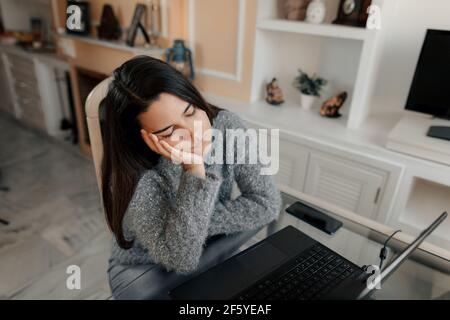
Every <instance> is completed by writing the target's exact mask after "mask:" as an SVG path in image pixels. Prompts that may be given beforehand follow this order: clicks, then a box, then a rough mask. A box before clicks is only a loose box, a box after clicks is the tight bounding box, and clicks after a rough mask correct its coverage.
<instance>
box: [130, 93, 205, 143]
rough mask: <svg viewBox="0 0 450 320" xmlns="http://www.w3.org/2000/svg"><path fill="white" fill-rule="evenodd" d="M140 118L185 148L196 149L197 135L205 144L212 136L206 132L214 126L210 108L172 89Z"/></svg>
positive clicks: (151, 129)
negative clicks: (180, 95) (204, 109)
mask: <svg viewBox="0 0 450 320" xmlns="http://www.w3.org/2000/svg"><path fill="white" fill-rule="evenodd" d="M138 120H139V122H140V123H141V126H142V128H143V129H145V130H146V131H147V132H148V133H153V134H155V135H156V136H157V137H158V139H159V140H164V141H166V142H167V143H168V144H170V145H171V146H172V147H175V148H177V149H181V150H183V151H187V152H193V148H194V143H195V141H194V137H196V139H197V143H200V142H203V143H202V146H203V147H204V146H205V145H206V143H207V141H208V140H209V139H208V137H207V136H204V135H205V132H207V130H208V129H210V128H211V124H210V122H209V118H208V116H207V114H206V112H205V111H203V110H202V109H199V108H196V107H195V106H194V105H192V104H190V103H188V102H186V101H184V100H181V99H180V98H178V97H177V96H175V95H172V94H169V93H161V94H160V95H159V99H158V100H156V101H154V102H153V103H152V104H151V105H150V106H149V107H148V108H147V111H146V112H143V113H141V114H140V115H139V116H138ZM194 129H195V130H197V132H198V133H197V135H194V132H195V131H194Z"/></svg>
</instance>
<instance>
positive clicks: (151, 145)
mask: <svg viewBox="0 0 450 320" xmlns="http://www.w3.org/2000/svg"><path fill="white" fill-rule="evenodd" d="M141 137H142V139H144V141H145V143H146V144H147V146H148V147H149V148H150V149H151V150H152V151H153V152H156V153H159V152H158V149H157V148H156V146H155V145H154V143H153V141H152V139H150V136H149V133H148V132H147V130H145V129H141Z"/></svg>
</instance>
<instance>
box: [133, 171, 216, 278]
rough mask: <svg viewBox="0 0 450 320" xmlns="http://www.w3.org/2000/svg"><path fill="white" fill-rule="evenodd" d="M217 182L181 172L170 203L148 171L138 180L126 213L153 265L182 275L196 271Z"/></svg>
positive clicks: (159, 183)
mask: <svg viewBox="0 0 450 320" xmlns="http://www.w3.org/2000/svg"><path fill="white" fill-rule="evenodd" d="M221 180H222V177H221V176H218V175H215V174H213V173H207V174H206V179H202V178H199V177H197V176H195V175H193V174H192V173H190V172H187V171H183V172H182V174H181V178H180V183H179V187H178V190H177V194H176V198H175V201H170V200H169V199H168V197H167V192H164V188H162V187H161V183H162V182H163V181H161V178H160V176H158V174H155V173H153V171H152V170H149V171H148V172H147V173H146V174H144V176H143V177H142V178H141V179H140V181H139V183H138V187H137V189H136V192H135V196H134V197H133V200H132V205H130V208H129V212H128V213H129V214H130V217H131V218H130V221H131V227H132V229H133V233H134V236H135V239H137V240H138V241H139V242H140V243H141V244H142V245H143V247H144V248H146V249H148V251H149V253H150V255H151V256H152V257H153V259H154V261H155V262H156V263H159V264H161V265H163V266H165V267H166V269H167V270H168V271H172V270H173V271H175V272H177V273H182V274H186V273H190V272H192V271H194V270H195V269H196V268H197V267H198V263H199V260H200V256H201V254H202V251H203V245H204V242H205V239H206V237H207V235H208V233H207V231H208V227H209V223H210V219H211V213H212V211H213V208H214V199H215V198H216V196H217V193H218V190H219V187H220V184H221Z"/></svg>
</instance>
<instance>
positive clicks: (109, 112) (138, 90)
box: [100, 56, 220, 249]
mask: <svg viewBox="0 0 450 320" xmlns="http://www.w3.org/2000/svg"><path fill="white" fill-rule="evenodd" d="M113 75H114V79H113V80H112V82H111V83H110V85H109V88H108V92H107V94H106V97H105V98H104V99H103V100H102V101H101V103H100V119H101V123H102V125H101V127H102V138H103V159H102V167H101V175H102V198H103V206H104V209H105V215H106V220H107V222H108V226H109V228H110V229H111V231H112V232H113V233H114V235H115V237H116V240H117V243H118V244H119V246H120V247H122V248H124V249H129V248H130V247H131V246H132V244H133V241H132V240H128V239H125V236H124V234H123V231H122V220H123V217H124V215H125V213H126V210H127V208H128V205H129V202H130V201H131V199H132V197H133V194H134V192H135V189H136V185H137V183H138V181H139V178H140V175H141V173H142V172H143V171H144V170H147V169H151V168H152V167H153V166H154V165H155V164H156V163H157V161H158V159H159V157H160V156H159V155H158V154H156V153H154V152H153V151H152V150H151V149H150V148H149V147H148V146H147V145H146V144H145V142H144V141H143V139H142V136H141V134H140V130H141V125H140V123H139V121H138V119H137V117H138V115H139V114H140V113H142V112H145V111H146V110H147V108H148V107H149V106H150V105H151V103H152V102H153V101H155V100H157V99H158V98H159V95H160V94H161V93H162V92H166V93H169V94H173V95H175V96H177V97H178V98H180V99H182V100H184V101H186V102H189V103H192V105H194V106H195V107H196V108H199V109H202V110H203V111H205V112H206V114H207V115H208V118H209V120H210V122H211V123H212V121H213V119H214V117H215V116H216V115H217V113H218V112H219V110H220V109H219V108H217V107H216V106H214V105H211V104H209V103H207V102H206V101H205V100H204V98H203V97H202V96H201V94H200V92H199V91H198V90H197V89H196V88H195V87H194V85H193V84H192V83H191V82H190V81H189V80H188V79H187V78H186V77H185V76H184V75H183V74H182V73H181V72H179V71H178V70H176V69H175V68H173V67H172V66H170V65H169V64H167V63H166V62H164V61H162V60H159V59H156V58H152V57H149V56H138V57H135V58H133V59H131V60H129V61H127V62H125V63H124V64H122V65H121V66H120V67H119V68H117V69H116V70H114V73H113Z"/></svg>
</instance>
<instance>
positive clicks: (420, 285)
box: [110, 193, 450, 300]
mask: <svg viewBox="0 0 450 320" xmlns="http://www.w3.org/2000/svg"><path fill="white" fill-rule="evenodd" d="M282 198H283V205H282V210H281V213H280V216H279V219H278V220H277V221H274V222H272V223H271V224H269V225H268V226H266V227H265V228H263V229H262V230H261V231H259V232H258V233H257V234H256V235H255V236H254V237H253V238H252V239H250V240H249V241H247V242H246V243H245V244H243V245H242V246H241V247H240V251H242V250H244V249H246V248H248V247H250V246H251V245H253V244H255V243H256V242H258V241H261V240H263V239H264V238H266V237H268V236H269V235H271V234H273V233H274V232H277V231H279V230H281V229H283V228H284V227H286V226H288V225H292V226H294V227H296V228H297V229H299V230H300V231H302V232H303V233H305V234H306V235H308V236H310V237H311V238H313V239H315V240H316V241H319V242H320V243H322V244H323V245H325V246H327V247H329V248H330V249H332V250H334V251H335V252H337V253H339V254H340V255H342V256H343V257H345V258H346V259H348V260H350V261H352V262H353V263H355V264H356V265H359V266H363V265H377V266H378V265H379V254H380V250H381V248H382V247H383V244H384V242H385V241H386V239H387V238H388V236H389V235H385V234H383V233H381V232H379V231H377V230H374V229H371V228H369V227H366V226H363V225H361V224H358V223H356V222H354V221H351V220H349V219H346V218H343V217H342V216H339V215H337V214H334V213H330V212H328V211H325V212H326V213H327V214H329V215H330V216H332V217H334V218H336V219H338V220H340V221H341V222H342V223H343V226H342V227H341V228H340V229H339V230H338V231H337V232H336V233H335V234H333V235H328V234H326V233H325V232H323V231H321V230H319V229H317V228H315V227H313V226H311V225H309V224H307V223H305V222H303V221H302V220H300V219H298V218H296V217H294V216H292V215H290V214H289V213H287V212H286V211H285V209H286V208H287V207H288V206H289V205H291V204H292V203H294V202H296V201H299V200H298V199H297V198H295V197H292V196H289V195H287V194H285V193H282ZM303 202H304V201H303ZM412 236H414V237H415V236H416V235H412ZM406 246H407V244H406V243H403V242H400V241H398V240H396V239H391V240H390V241H389V243H388V248H389V254H388V256H387V259H386V260H385V261H384V263H383V267H385V266H387V265H388V264H389V263H390V261H391V259H392V257H394V256H395V255H396V254H397V253H398V252H399V251H400V250H402V249H404V248H405V247H406ZM134 280H135V279H130V282H131V281H134ZM110 298H111V297H110ZM371 298H372V299H424V300H428V299H444V300H450V261H449V260H446V259H444V258H442V257H440V256H436V255H433V254H431V253H428V252H425V251H423V250H421V249H420V248H419V249H416V250H415V252H414V253H413V254H412V255H411V256H410V257H409V258H408V259H407V260H406V261H404V262H403V264H402V265H401V266H400V267H399V268H398V269H397V270H396V271H395V272H394V273H393V274H392V275H391V276H390V277H389V279H388V280H387V281H386V282H384V283H383V284H382V285H381V289H379V290H376V292H375V293H374V294H373V295H372V297H371Z"/></svg>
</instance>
